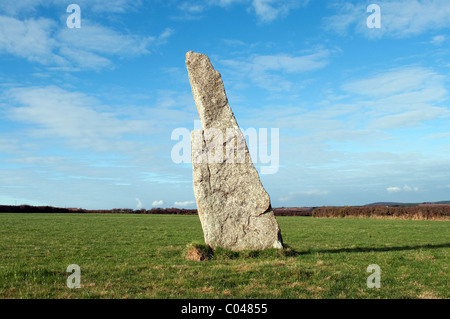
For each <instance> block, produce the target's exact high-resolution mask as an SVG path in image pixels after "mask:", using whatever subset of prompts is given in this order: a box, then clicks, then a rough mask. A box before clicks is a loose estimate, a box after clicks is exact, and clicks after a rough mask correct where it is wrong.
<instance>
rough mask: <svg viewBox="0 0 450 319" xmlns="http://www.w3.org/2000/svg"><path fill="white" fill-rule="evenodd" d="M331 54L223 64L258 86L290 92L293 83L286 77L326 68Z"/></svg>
mask: <svg viewBox="0 0 450 319" xmlns="http://www.w3.org/2000/svg"><path fill="white" fill-rule="evenodd" d="M330 56H331V52H330V51H329V50H319V51H317V52H314V53H309V54H304V55H296V56H294V55H288V54H277V55H252V56H250V57H248V58H241V59H235V60H222V61H221V63H222V64H224V65H225V66H227V67H228V68H230V69H231V70H232V72H233V73H234V74H236V75H237V76H240V77H242V78H243V79H245V80H244V81H248V80H251V81H252V82H253V83H254V84H256V85H257V86H259V87H261V88H264V89H267V90H270V91H289V90H290V89H291V88H292V86H293V82H291V81H290V80H288V79H287V78H286V77H285V75H289V74H302V73H306V72H309V71H313V70H318V69H322V68H324V67H325V66H326V65H327V64H328V63H329V62H330Z"/></svg>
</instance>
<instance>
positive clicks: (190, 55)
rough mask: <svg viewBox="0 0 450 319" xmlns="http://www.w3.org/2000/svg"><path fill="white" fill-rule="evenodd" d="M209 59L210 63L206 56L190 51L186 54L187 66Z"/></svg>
mask: <svg viewBox="0 0 450 319" xmlns="http://www.w3.org/2000/svg"><path fill="white" fill-rule="evenodd" d="M205 58H206V59H207V60H208V61H209V58H208V56H207V55H206V54H202V53H197V52H194V51H188V52H187V53H186V64H189V63H191V62H193V61H195V60H201V59H205Z"/></svg>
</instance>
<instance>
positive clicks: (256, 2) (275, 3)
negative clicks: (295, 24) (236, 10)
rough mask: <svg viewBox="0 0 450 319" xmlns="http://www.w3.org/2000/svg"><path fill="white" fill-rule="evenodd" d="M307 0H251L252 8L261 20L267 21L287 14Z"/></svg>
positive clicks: (307, 1)
mask: <svg viewBox="0 0 450 319" xmlns="http://www.w3.org/2000/svg"><path fill="white" fill-rule="evenodd" d="M308 3H309V0H302V1H295V0H253V1H252V8H253V10H254V12H255V13H256V16H257V17H258V19H259V20H260V21H261V22H264V23H268V22H272V21H274V20H276V19H277V18H279V17H283V16H286V15H288V14H289V12H290V11H291V10H293V9H295V8H297V7H299V6H306V5H307V4H308Z"/></svg>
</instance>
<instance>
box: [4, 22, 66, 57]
mask: <svg viewBox="0 0 450 319" xmlns="http://www.w3.org/2000/svg"><path fill="white" fill-rule="evenodd" d="M55 27H56V24H55V23H54V22H53V21H52V20H49V19H44V18H40V19H37V20H35V19H28V20H24V21H20V20H17V19H15V18H10V17H5V16H0V52H2V53H9V54H13V55H16V56H18V57H21V58H25V59H27V60H29V61H32V62H38V63H41V64H54V63H58V64H60V63H64V59H63V58H62V57H60V56H58V55H56V54H55V53H54V52H53V48H54V47H55V46H56V45H57V42H56V40H54V39H52V38H51V33H52V32H53V30H54V29H55Z"/></svg>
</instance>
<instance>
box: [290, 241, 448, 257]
mask: <svg viewBox="0 0 450 319" xmlns="http://www.w3.org/2000/svg"><path fill="white" fill-rule="evenodd" d="M439 248H450V243H446V244H438V245H430V244H428V245H416V246H399V247H354V248H338V249H310V250H308V251H302V252H298V251H296V253H297V254H298V255H308V254H312V253H324V254H339V253H369V252H387V251H407V250H418V249H439Z"/></svg>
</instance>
